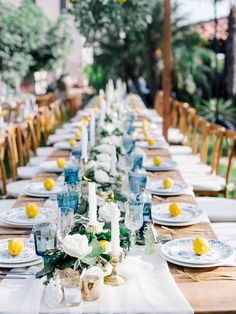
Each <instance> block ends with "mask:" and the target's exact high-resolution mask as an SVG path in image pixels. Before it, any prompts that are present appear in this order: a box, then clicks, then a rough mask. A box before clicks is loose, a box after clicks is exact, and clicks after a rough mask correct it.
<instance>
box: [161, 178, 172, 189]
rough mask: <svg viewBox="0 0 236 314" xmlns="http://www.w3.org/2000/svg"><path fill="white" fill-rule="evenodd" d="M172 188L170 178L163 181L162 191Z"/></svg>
mask: <svg viewBox="0 0 236 314" xmlns="http://www.w3.org/2000/svg"><path fill="white" fill-rule="evenodd" d="M172 186H173V181H172V179H170V178H166V179H164V180H163V187H164V189H171V188H172Z"/></svg>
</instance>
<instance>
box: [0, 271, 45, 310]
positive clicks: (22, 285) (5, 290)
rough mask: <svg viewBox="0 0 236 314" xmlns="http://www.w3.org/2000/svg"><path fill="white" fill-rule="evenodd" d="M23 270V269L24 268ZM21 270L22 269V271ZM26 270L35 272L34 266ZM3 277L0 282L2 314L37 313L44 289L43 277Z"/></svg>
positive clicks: (0, 307) (0, 308)
mask: <svg viewBox="0 0 236 314" xmlns="http://www.w3.org/2000/svg"><path fill="white" fill-rule="evenodd" d="M24 270H25V269H24ZM24 270H22V271H24ZM27 271H32V272H36V271H37V268H36V267H30V268H29V269H28V270H27ZM26 277H27V279H7V278H6V279H4V280H2V281H1V283H0V312H1V313H4V314H38V313H39V308H40V302H41V297H42V294H43V290H44V285H43V279H35V277H34V276H26Z"/></svg>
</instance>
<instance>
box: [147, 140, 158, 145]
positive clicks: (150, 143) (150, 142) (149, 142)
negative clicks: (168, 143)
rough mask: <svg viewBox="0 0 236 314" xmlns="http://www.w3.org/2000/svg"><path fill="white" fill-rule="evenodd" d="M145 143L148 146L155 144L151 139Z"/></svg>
mask: <svg viewBox="0 0 236 314" xmlns="http://www.w3.org/2000/svg"><path fill="white" fill-rule="evenodd" d="M147 142H148V145H149V146H154V145H155V143H156V142H155V141H154V140H153V139H152V138H149V139H148V141H147Z"/></svg>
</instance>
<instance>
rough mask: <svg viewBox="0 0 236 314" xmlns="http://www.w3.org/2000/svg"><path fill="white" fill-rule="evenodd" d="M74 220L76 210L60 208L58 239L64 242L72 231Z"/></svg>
mask: <svg viewBox="0 0 236 314" xmlns="http://www.w3.org/2000/svg"><path fill="white" fill-rule="evenodd" d="M73 220H74V210H73V208H69V207H60V219H59V228H58V239H59V240H60V241H62V240H63V239H64V238H65V237H66V236H67V235H68V234H69V233H70V231H71V229H72V226H73Z"/></svg>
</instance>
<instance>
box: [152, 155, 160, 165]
mask: <svg viewBox="0 0 236 314" xmlns="http://www.w3.org/2000/svg"><path fill="white" fill-rule="evenodd" d="M153 164H154V166H156V167H159V166H160V165H161V164H162V159H161V157H159V156H155V157H153Z"/></svg>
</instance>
